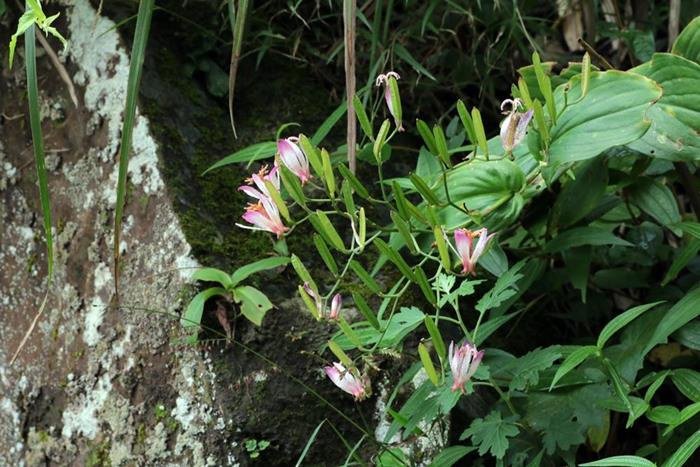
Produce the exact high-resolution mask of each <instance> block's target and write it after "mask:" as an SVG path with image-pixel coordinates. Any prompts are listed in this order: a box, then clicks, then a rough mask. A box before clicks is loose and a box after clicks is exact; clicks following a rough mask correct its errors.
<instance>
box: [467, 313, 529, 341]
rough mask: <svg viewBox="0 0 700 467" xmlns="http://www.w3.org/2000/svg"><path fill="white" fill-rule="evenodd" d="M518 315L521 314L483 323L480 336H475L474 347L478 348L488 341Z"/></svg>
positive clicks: (511, 314) (503, 316)
mask: <svg viewBox="0 0 700 467" xmlns="http://www.w3.org/2000/svg"><path fill="white" fill-rule="evenodd" d="M518 314H519V313H517V312H516V313H510V314H507V315H502V316H497V317H495V318H492V319H490V320H488V321H486V322H485V323H483V324H482V325H481V326H479V334H478V335H475V336H474V345H476V346H477V347H478V346H479V345H481V344H482V343H483V342H484V341H486V339H488V338H489V336H491V334H493V333H494V332H496V331H498V330H499V329H500V328H501V326H503V325H504V324H506V323H507V322H508V321H510V320H511V319H513V318H514V317H515V316H516V315H518Z"/></svg>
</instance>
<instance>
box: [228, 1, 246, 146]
mask: <svg viewBox="0 0 700 467" xmlns="http://www.w3.org/2000/svg"><path fill="white" fill-rule="evenodd" d="M235 1H236V0H228V16H229V21H230V23H231V33H232V34H233V43H232V44H231V62H230V63H229V68H228V114H229V117H230V119H231V129H232V130H233V136H234V137H235V138H238V135H237V134H236V124H235V122H234V121H233V95H234V92H235V89H236V75H237V74H238V63H239V62H240V60H241V50H242V48H243V33H244V32H245V20H246V17H247V16H248V8H249V7H250V3H249V2H248V0H239V2H238V11H236V5H235Z"/></svg>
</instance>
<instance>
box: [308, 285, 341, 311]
mask: <svg viewBox="0 0 700 467" xmlns="http://www.w3.org/2000/svg"><path fill="white" fill-rule="evenodd" d="M303 287H304V292H306V294H307V295H308V296H309V297H311V299H312V300H313V301H314V303H316V310H318V316H320V317H325V318H328V319H331V320H337V319H339V318H340V310H341V309H342V307H343V297H342V296H341V295H340V294H339V293H337V294H335V295H334V296H333V298H332V299H331V309H330V312H327V309H326V306H325V305H324V303H323V299H322V298H321V297H320V296H319V295H318V294H317V293H316V292H314V289H312V288H311V286H310V285H309V284H308V283H307V282H304V285H303Z"/></svg>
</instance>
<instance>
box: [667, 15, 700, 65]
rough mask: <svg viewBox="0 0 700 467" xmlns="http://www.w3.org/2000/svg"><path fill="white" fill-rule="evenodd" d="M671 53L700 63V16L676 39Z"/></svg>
mask: <svg viewBox="0 0 700 467" xmlns="http://www.w3.org/2000/svg"><path fill="white" fill-rule="evenodd" d="M671 53H674V54H676V55H681V56H683V57H685V58H687V59H688V60H692V61H694V62H695V63H700V16H698V17H696V18H695V19H693V20H692V21H691V22H690V23H689V24H688V25H687V26H686V27H685V28H683V31H681V33H680V34H679V35H678V37H677V38H676V42H674V43H673V49H672V50H671Z"/></svg>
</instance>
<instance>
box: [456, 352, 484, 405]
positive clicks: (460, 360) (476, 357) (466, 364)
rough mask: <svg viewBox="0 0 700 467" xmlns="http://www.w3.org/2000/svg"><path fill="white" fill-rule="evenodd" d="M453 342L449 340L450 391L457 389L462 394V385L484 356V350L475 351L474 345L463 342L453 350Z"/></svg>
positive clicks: (472, 373)
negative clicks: (451, 380) (451, 381)
mask: <svg viewBox="0 0 700 467" xmlns="http://www.w3.org/2000/svg"><path fill="white" fill-rule="evenodd" d="M454 346H455V343H454V342H450V353H449V357H450V369H451V370H452V379H453V381H454V382H453V383H452V392H455V391H456V390H457V389H459V390H460V391H462V394H464V385H465V384H466V383H467V381H469V378H471V377H472V376H473V375H474V373H475V372H476V369H477V368H479V364H480V363H481V359H482V358H483V356H484V351H483V350H481V351H477V350H476V346H474V345H471V344H470V343H469V342H465V343H464V344H462V345H461V346H459V347H457V349H456V351H455V348H454Z"/></svg>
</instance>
